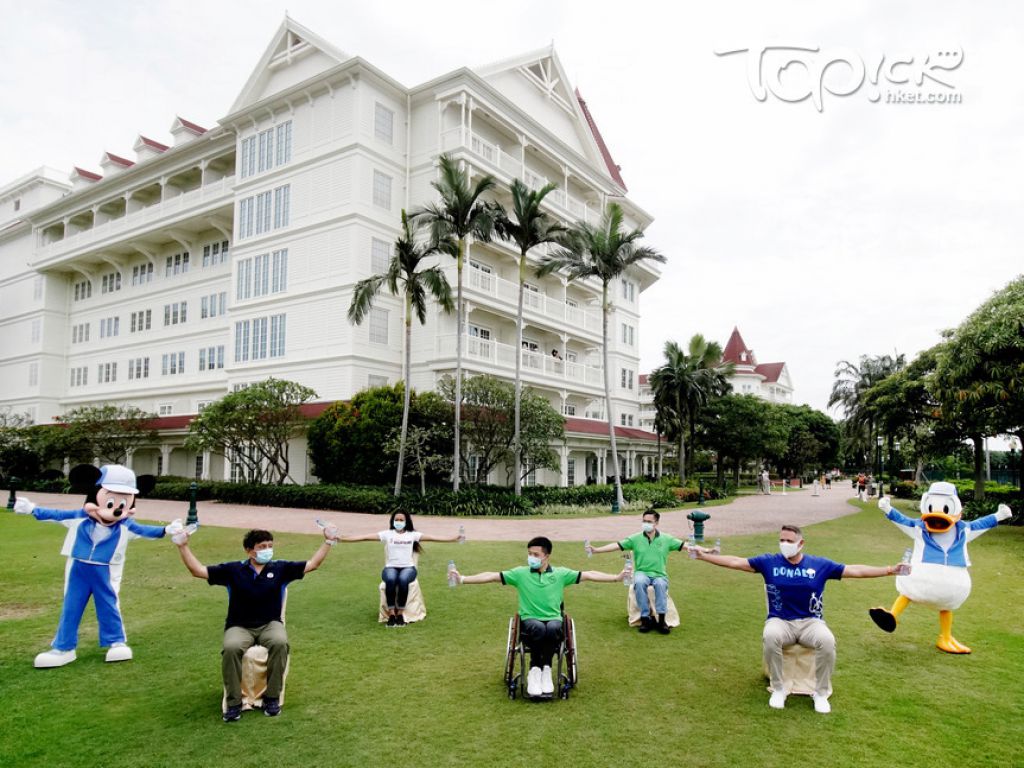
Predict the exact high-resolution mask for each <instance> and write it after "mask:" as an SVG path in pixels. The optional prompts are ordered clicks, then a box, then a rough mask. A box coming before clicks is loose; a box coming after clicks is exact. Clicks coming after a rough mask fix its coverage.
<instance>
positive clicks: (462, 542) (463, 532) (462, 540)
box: [459, 525, 466, 544]
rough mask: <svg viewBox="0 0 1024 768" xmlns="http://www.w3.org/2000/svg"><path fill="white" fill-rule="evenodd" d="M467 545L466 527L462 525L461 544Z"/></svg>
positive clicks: (460, 530)
mask: <svg viewBox="0 0 1024 768" xmlns="http://www.w3.org/2000/svg"><path fill="white" fill-rule="evenodd" d="M465 543H466V526H464V525H460V526H459V544H465Z"/></svg>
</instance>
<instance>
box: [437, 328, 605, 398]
mask: <svg viewBox="0 0 1024 768" xmlns="http://www.w3.org/2000/svg"><path fill="white" fill-rule="evenodd" d="M462 350H463V355H464V359H466V360H475V361H477V362H482V363H488V364H490V365H492V366H494V367H496V368H502V369H505V370H504V373H505V375H507V376H508V377H509V378H512V377H513V376H514V375H515V368H516V348H515V346H514V345H512V344H501V343H499V342H497V341H493V340H491V339H481V338H480V337H478V336H466V337H464V338H463V340H462ZM436 353H437V356H438V357H446V356H454V355H455V334H448V335H444V336H439V337H437V347H436ZM519 354H520V355H521V357H522V372H523V376H524V377H525V378H528V379H532V380H534V381H540V382H543V381H544V380H555V381H558V382H562V383H570V384H578V385H584V386H587V387H595V388H601V387H604V375H603V373H602V369H601V368H600V367H597V366H591V365H584V364H582V363H571V362H568V361H563V360H558V359H556V358H554V357H551V356H550V355H544V354H541V353H540V352H531V351H529V350H527V349H520V350H519Z"/></svg>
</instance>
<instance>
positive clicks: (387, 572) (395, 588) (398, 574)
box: [380, 568, 416, 610]
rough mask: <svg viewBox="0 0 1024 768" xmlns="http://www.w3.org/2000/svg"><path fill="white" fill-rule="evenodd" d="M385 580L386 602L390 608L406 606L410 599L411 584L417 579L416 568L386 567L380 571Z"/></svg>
mask: <svg viewBox="0 0 1024 768" xmlns="http://www.w3.org/2000/svg"><path fill="white" fill-rule="evenodd" d="M380 578H381V580H382V581H383V582H384V602H385V603H387V606H388V608H398V609H399V610H402V609H404V608H405V601H406V600H408V599H409V585H410V584H412V583H413V582H414V581H416V569H415V568H385V569H384V570H383V571H381V572H380Z"/></svg>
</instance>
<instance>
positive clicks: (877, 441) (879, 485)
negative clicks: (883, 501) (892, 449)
mask: <svg viewBox="0 0 1024 768" xmlns="http://www.w3.org/2000/svg"><path fill="white" fill-rule="evenodd" d="M883 442H884V441H883V439H882V436H881V435H879V436H878V437H877V438H875V444H876V446H877V447H876V449H875V452H876V454H877V460H876V461H875V469H876V470H878V476H877V477H876V478H875V488H877V489H878V495H879V496H881V495H882V469H883V468H884V466H885V465H884V464H883V463H882V443H883Z"/></svg>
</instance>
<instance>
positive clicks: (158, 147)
mask: <svg viewBox="0 0 1024 768" xmlns="http://www.w3.org/2000/svg"><path fill="white" fill-rule="evenodd" d="M140 144H144V145H145V146H147V147H149V148H150V149H152V150H155V151H157V152H166V151H167V150H168V149H170V147H168V146H167V145H166V144H161V143H160V142H159V141H154V140H153V139H150V138H148V137H146V136H143V135H142V134H141V133H140V134H139V138H138V139H136V140H135V149H136V150H137V149H138V148H139V145H140Z"/></svg>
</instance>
